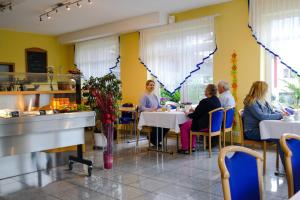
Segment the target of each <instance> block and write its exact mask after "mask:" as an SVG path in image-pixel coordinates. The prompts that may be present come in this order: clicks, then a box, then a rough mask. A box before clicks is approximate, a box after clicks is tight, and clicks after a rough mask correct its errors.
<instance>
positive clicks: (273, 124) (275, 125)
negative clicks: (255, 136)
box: [259, 120, 300, 139]
mask: <svg viewBox="0 0 300 200" xmlns="http://www.w3.org/2000/svg"><path fill="white" fill-rule="evenodd" d="M259 129H260V137H261V139H280V137H281V135H283V134H284V133H293V134H297V135H300V121H283V120H263V121H261V122H260V123H259Z"/></svg>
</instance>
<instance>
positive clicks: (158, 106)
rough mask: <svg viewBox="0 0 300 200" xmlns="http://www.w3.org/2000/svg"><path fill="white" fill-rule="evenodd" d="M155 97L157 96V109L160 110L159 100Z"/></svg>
mask: <svg viewBox="0 0 300 200" xmlns="http://www.w3.org/2000/svg"><path fill="white" fill-rule="evenodd" d="M154 96H155V98H156V100H157V108H156V109H159V108H161V105H160V102H159V100H158V97H157V96H156V95H154Z"/></svg>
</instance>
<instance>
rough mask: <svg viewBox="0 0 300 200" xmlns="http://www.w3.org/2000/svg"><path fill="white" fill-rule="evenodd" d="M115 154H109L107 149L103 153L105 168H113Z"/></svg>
mask: <svg viewBox="0 0 300 200" xmlns="http://www.w3.org/2000/svg"><path fill="white" fill-rule="evenodd" d="M113 160H114V159H113V154H109V153H108V152H107V151H104V153H103V162H104V169H111V168H112V166H113Z"/></svg>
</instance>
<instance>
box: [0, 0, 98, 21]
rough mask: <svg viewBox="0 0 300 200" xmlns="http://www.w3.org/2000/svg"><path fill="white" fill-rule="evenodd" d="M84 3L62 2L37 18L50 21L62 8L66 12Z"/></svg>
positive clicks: (90, 0)
mask: <svg viewBox="0 0 300 200" xmlns="http://www.w3.org/2000/svg"><path fill="white" fill-rule="evenodd" d="M84 1H85V2H86V0H69V1H63V2H60V3H57V4H55V5H53V6H51V7H50V8H48V9H47V10H45V12H44V13H43V14H41V15H40V16H39V17H40V21H44V20H43V19H44V18H46V17H47V19H51V17H52V16H53V14H55V13H58V11H59V10H61V9H63V8H64V7H65V9H66V10H67V11H70V10H71V6H72V5H77V7H78V8H81V7H82V2H84ZM87 2H88V3H89V4H92V3H93V2H92V0H87ZM10 5H11V4H10ZM9 9H10V8H9ZM0 11H2V10H1V4H0Z"/></svg>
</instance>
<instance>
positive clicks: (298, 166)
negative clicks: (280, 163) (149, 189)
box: [280, 134, 300, 198]
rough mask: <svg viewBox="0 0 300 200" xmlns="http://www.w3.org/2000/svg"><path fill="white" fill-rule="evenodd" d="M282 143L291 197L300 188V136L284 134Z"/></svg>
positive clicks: (281, 139)
mask: <svg viewBox="0 0 300 200" xmlns="http://www.w3.org/2000/svg"><path fill="white" fill-rule="evenodd" d="M280 145H281V148H282V150H283V152H284V155H285V171H286V178H287V181H288V194H289V198H291V197H292V196H293V195H294V194H295V193H297V192H298V191H299V190H300V151H299V150H300V136H299V135H295V134H283V135H282V136H281V138H280Z"/></svg>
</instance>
